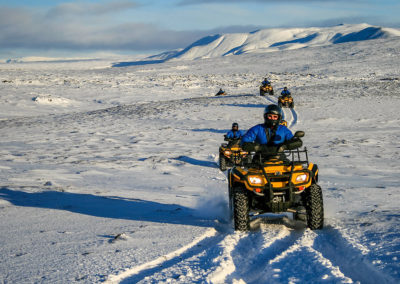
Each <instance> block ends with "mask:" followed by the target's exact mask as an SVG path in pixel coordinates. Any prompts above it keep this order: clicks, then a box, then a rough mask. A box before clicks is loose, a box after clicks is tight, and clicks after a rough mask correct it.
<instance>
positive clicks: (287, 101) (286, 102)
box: [278, 96, 294, 108]
mask: <svg viewBox="0 0 400 284" xmlns="http://www.w3.org/2000/svg"><path fill="white" fill-rule="evenodd" d="M278 106H279V107H288V108H294V102H293V98H292V97H291V96H290V97H289V96H285V97H284V96H279V98H278Z"/></svg>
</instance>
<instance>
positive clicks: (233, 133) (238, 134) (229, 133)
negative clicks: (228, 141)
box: [226, 130, 246, 138]
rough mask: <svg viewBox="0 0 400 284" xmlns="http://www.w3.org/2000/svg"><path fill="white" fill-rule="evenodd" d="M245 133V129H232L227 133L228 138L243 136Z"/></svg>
mask: <svg viewBox="0 0 400 284" xmlns="http://www.w3.org/2000/svg"><path fill="white" fill-rule="evenodd" d="M245 133H246V131H243V130H238V131H235V132H233V131H232V130H230V131H229V132H228V133H226V138H241V137H242V136H243V135H244V134H245Z"/></svg>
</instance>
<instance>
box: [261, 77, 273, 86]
mask: <svg viewBox="0 0 400 284" xmlns="http://www.w3.org/2000/svg"><path fill="white" fill-rule="evenodd" d="M261 84H262V85H263V86H267V85H268V86H269V85H271V82H270V81H268V79H267V78H265V79H264V81H262V82H261Z"/></svg>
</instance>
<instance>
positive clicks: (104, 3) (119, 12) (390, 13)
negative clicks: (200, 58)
mask: <svg viewBox="0 0 400 284" xmlns="http://www.w3.org/2000/svg"><path fill="white" fill-rule="evenodd" d="M399 14H400V1H399V0H230V1H228V0H214V1H211V0H101V1H93V0H78V1H63V0H35V1H32V0H14V1H10V0H0V58H8V57H9V58H12V57H18V56H69V55H71V54H76V55H78V54H88V53H91V52H108V53H121V54H130V53H131V54H135V53H155V52H160V51H166V50H172V49H176V48H183V47H185V46H187V45H188V44H190V43H192V42H193V41H195V40H197V39H199V38H201V37H203V36H206V35H210V34H216V33H227V32H249V31H252V30H255V29H259V28H270V27H310V26H317V27H325V26H333V25H337V24H340V23H348V24H355V23H368V24H372V25H379V26H385V27H400V17H399V16H398V15H399Z"/></svg>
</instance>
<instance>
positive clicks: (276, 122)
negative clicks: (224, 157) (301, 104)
mask: <svg viewBox="0 0 400 284" xmlns="http://www.w3.org/2000/svg"><path fill="white" fill-rule="evenodd" d="M282 116H283V112H282V109H281V108H280V107H279V106H277V105H268V106H267V107H266V108H265V109H264V123H262V124H258V125H255V126H253V127H252V128H250V129H249V130H248V131H247V132H246V134H245V135H244V136H243V137H242V141H241V145H242V148H243V150H245V151H248V152H252V151H260V150H261V152H262V153H263V154H266V155H274V154H276V153H277V152H278V151H283V150H286V149H288V150H292V149H296V148H299V147H301V146H302V145H303V142H302V141H301V140H300V139H299V138H295V137H293V134H292V132H291V131H290V130H289V129H288V128H287V127H286V126H284V125H281V124H280V122H281V120H282ZM254 142H255V143H256V144H255V143H254Z"/></svg>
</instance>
